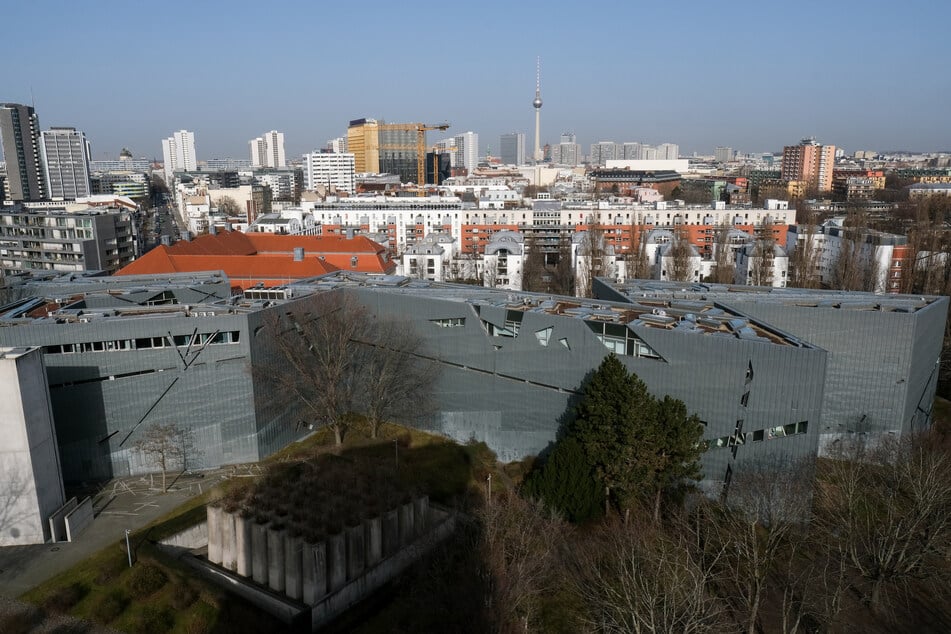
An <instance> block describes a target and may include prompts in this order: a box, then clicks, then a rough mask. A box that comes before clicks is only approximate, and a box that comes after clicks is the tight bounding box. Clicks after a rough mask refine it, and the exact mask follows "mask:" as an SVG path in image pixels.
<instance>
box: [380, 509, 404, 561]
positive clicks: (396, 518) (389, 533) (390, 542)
mask: <svg viewBox="0 0 951 634" xmlns="http://www.w3.org/2000/svg"><path fill="white" fill-rule="evenodd" d="M399 549H400V513H399V509H393V510H392V511H388V512H387V513H385V514H384V515H383V556H384V557H389V556H391V555H392V554H393V553H395V552H396V551H398V550H399Z"/></svg>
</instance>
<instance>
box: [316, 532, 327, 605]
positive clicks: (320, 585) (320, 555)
mask: <svg viewBox="0 0 951 634" xmlns="http://www.w3.org/2000/svg"><path fill="white" fill-rule="evenodd" d="M328 572H329V571H328V569H327V542H320V543H319V544H314V597H316V599H315V601H314V603H316V602H317V601H320V600H321V599H323V598H324V597H325V596H327V592H328V588H329V586H328V582H329V581H330V578H329V577H328Z"/></svg>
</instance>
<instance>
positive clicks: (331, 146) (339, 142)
mask: <svg viewBox="0 0 951 634" xmlns="http://www.w3.org/2000/svg"><path fill="white" fill-rule="evenodd" d="M325 147H326V148H327V151H328V152H332V153H333V154H345V153H346V152H347V137H345V136H338V137H337V138H336V139H330V140H329V141H327V145H326V146H325Z"/></svg>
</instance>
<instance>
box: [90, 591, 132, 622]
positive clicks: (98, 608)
mask: <svg viewBox="0 0 951 634" xmlns="http://www.w3.org/2000/svg"><path fill="white" fill-rule="evenodd" d="M127 605H129V598H128V597H127V596H125V594H124V593H122V592H121V591H119V590H113V591H111V592H109V593H108V594H106V595H103V596H101V597H99V600H98V601H96V604H95V605H93V607H92V610H91V611H90V613H89V615H90V616H91V617H92V618H93V620H95V621H97V622H99V623H103V624H105V623H110V622H111V621H114V620H115V619H116V617H118V616H119V615H120V614H122V613H123V612H124V611H125V609H126V606H127Z"/></svg>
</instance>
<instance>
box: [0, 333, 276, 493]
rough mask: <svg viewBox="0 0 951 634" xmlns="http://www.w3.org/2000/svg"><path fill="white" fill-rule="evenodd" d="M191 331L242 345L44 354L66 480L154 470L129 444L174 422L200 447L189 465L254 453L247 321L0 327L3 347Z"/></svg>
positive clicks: (217, 462)
mask: <svg viewBox="0 0 951 634" xmlns="http://www.w3.org/2000/svg"><path fill="white" fill-rule="evenodd" d="M196 328H197V332H198V333H204V334H212V333H215V332H216V331H220V332H238V335H237V336H238V342H237V343H228V344H216V345H207V346H205V347H204V348H203V349H201V350H200V351H199V348H198V347H197V346H196V347H193V348H192V349H191V350H189V349H188V348H187V347H185V346H178V347H174V348H173V347H170V346H169V347H163V348H151V349H135V350H111V351H105V350H104V351H86V352H73V353H47V354H45V355H44V361H45V363H46V367H47V378H48V381H49V384H50V396H51V400H52V404H53V413H54V419H55V421H56V429H57V436H58V437H59V438H60V448H61V455H62V463H63V475H64V478H65V479H66V480H87V479H91V478H104V477H110V476H113V475H124V474H128V473H130V472H132V473H134V472H141V471H145V470H154V465H148V464H147V463H146V462H145V461H144V459H143V457H142V456H140V455H138V452H135V451H132V450H131V446H132V444H133V443H134V442H135V441H136V440H137V439H138V438H139V437H141V434H142V432H143V431H144V430H145V429H146V428H147V427H148V426H149V425H152V424H173V423H174V424H176V425H178V426H180V427H182V428H183V429H186V430H189V431H190V432H191V433H192V435H193V445H194V447H195V448H196V449H197V451H195V452H193V453H192V455H191V456H187V457H186V459H187V464H186V466H187V467H188V468H201V467H204V466H214V465H220V464H226V463H230V462H243V461H249V460H257V459H258V458H259V457H260V456H259V451H258V446H257V438H256V426H255V417H254V410H253V402H252V392H251V389H250V373H249V372H248V370H247V367H248V343H247V340H248V335H247V321H246V319H245V317H244V316H241V315H228V316H219V317H185V316H163V317H142V318H129V317H124V318H117V319H110V318H95V319H91V320H90V321H89V323H71V324H31V325H21V326H11V327H5V328H0V344H2V345H24V344H26V343H27V342H32V344H31V345H40V346H56V345H63V344H83V343H90V342H109V341H124V340H130V339H133V340H134V339H145V338H152V337H156V338H163V337H166V338H167V336H168V333H171V334H172V335H173V336H176V335H191V334H193V333H194V332H195V329H196ZM166 341H167V339H166ZM179 353H181V354H182V355H185V359H184V361H183V359H182V357H181V356H179Z"/></svg>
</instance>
